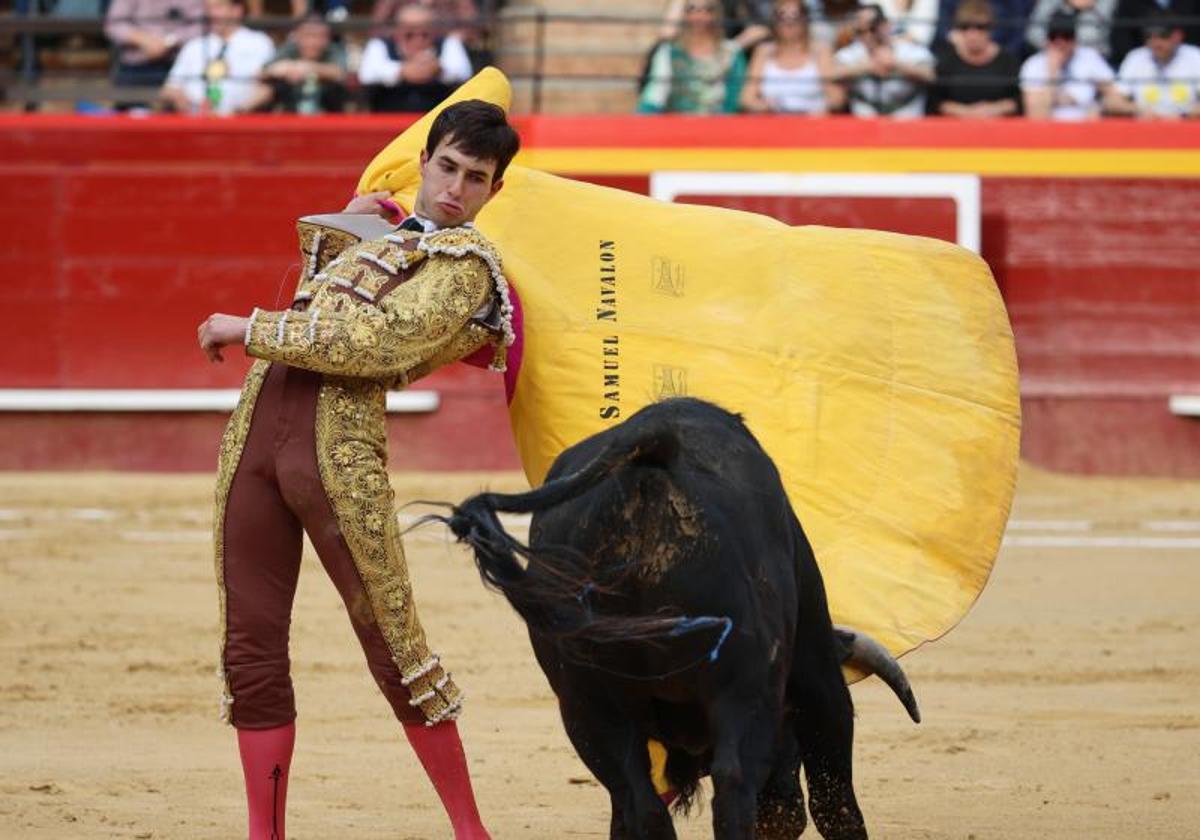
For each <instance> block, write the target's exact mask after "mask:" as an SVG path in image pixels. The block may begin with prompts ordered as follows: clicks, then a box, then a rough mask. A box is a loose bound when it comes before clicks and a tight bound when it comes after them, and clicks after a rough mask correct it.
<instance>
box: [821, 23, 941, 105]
mask: <svg viewBox="0 0 1200 840" xmlns="http://www.w3.org/2000/svg"><path fill="white" fill-rule="evenodd" d="M854 36H855V40H854V41H853V42H852V43H850V44H848V45H847V46H845V47H843V48H842V49H840V50H838V51H837V53H835V54H834V56H833V63H834V70H833V79H834V80H835V81H837V82H840V83H842V84H843V85H845V86H846V88H847V91H848V93H849V98H850V113H852V114H854V115H855V116H857V117H878V116H892V117H919V116H923V115H924V113H925V88H926V86H928V85H929V84H930V83H932V82H933V79H934V75H933V63H934V62H933V55H932V54H931V53H930V52H929V50H928V49H926V48H925V47H923V46H921V45H920V44H917V43H914V42H912V41H909V40H906V39H903V38H893V37H892V32H891V24H890V23H889V22H888V19H887V15H885V14H884V12H883V9H882V8H880V7H879V6H877V5H874V4H872V5H868V6H862V7H860V8H859V10H858V11H857V12H855V15H854Z"/></svg>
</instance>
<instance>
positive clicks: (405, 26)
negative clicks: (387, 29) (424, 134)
mask: <svg viewBox="0 0 1200 840" xmlns="http://www.w3.org/2000/svg"><path fill="white" fill-rule="evenodd" d="M470 77H471V59H470V58H469V57H468V56H467V50H466V47H464V46H463V42H462V41H461V40H459V38H458V37H457V36H456V35H453V34H450V35H446V36H445V37H441V38H439V37H438V36H437V33H436V32H435V31H434V17H433V12H432V11H431V10H430V9H429V8H428V7H427V6H420V5H416V4H410V5H407V6H403V7H402V8H401V9H400V11H399V12H397V13H396V26H395V29H394V30H393V32H392V37H390V38H372V39H371V41H370V42H369V43H368V44H367V48H366V49H365V50H363V56H362V63H361V64H360V65H359V68H358V80H359V81H360V82H361V83H362V84H363V86H364V87H365V88H366V91H367V103H368V105H369V106H370V108H371V110H372V111H385V112H388V111H403V112H409V113H424V112H425V111H428V110H429V109H431V108H433V107H434V106H435V105H437V104H438V103H439V102H441V101H442V100H443V99H445V98H446V97H447V96H449V95H450V94H451V93H452V92H453V91H454V89H455V88H456V87H458V86H459V85H460V84H461V83H462V82H465V81H466V80H467V79H469V78H470Z"/></svg>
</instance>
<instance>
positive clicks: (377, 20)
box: [371, 0, 483, 49]
mask: <svg viewBox="0 0 1200 840" xmlns="http://www.w3.org/2000/svg"><path fill="white" fill-rule="evenodd" d="M405 6H425V7H426V8H428V9H429V10H430V11H431V12H433V18H434V32H435V33H436V34H437V36H438V37H439V38H445V37H446V36H448V35H453V36H455V37H456V38H458V40H460V41H462V42H463V45H464V46H466V47H467V48H468V49H478V48H480V47H482V45H483V39H482V36H481V31H480V30H481V27H480V21H479V8H478V6H476V5H475V0H375V5H374V6H372V7H371V22H372V23H373V24H374V26H375V28H374V29H373V30H372V31H373V33H374V34H375V36H376V37H379V38H386V37H387V31H386V30H387V26H388V22H389V21H394V20H395V19H396V15H398V14H399V13H400V10H401V9H403V8H404V7H405Z"/></svg>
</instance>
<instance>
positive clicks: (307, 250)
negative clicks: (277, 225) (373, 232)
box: [293, 222, 358, 301]
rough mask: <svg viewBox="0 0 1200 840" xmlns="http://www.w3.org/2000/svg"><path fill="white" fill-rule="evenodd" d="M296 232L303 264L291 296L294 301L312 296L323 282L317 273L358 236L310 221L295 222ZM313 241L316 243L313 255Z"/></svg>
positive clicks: (354, 242)
mask: <svg viewBox="0 0 1200 840" xmlns="http://www.w3.org/2000/svg"><path fill="white" fill-rule="evenodd" d="M296 233H297V235H298V236H299V239H300V254H301V256H302V258H303V259H304V265H303V267H302V268H301V274H300V282H299V284H298V285H297V286H296V294H295V295H294V296H293V300H294V301H296V300H307V299H308V298H310V297H312V296H313V295H314V294H315V293H316V291H317V289H318V288H319V287H320V286H321V284H322V283H323V282H324V280H323V279H321V280H318V279H317V275H318V274H319V273H320V272H321V271H322V270H323V269H325V267H326V266H328V265H329V263H330V262H332V261H333V260H335V259H337V257H338V256H339V255H340V254H341V253H342V251H344V250H345V249H347V248H349V247H350V246H352V245H354V244H356V243H357V242H358V238H357V237H355V236H354V235H353V234H351V233H346V232H345V231H342V230H337V229H336V228H330V227H325V226H324V225H317V224H313V223H311V222H297V223H296ZM318 237H320V239H319V240H318ZM314 243H316V244H317V253H316V255H315V257H314V255H313V244H314Z"/></svg>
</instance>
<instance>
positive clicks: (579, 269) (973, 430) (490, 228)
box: [359, 70, 1020, 676]
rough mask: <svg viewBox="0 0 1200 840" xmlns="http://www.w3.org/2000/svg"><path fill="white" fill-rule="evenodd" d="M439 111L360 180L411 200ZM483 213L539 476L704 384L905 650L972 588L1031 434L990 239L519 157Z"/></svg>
mask: <svg viewBox="0 0 1200 840" xmlns="http://www.w3.org/2000/svg"><path fill="white" fill-rule="evenodd" d="M466 98H478V99H484V100H488V101H491V102H495V103H497V104H500V105H501V106H503V107H507V106H508V103H509V100H510V90H509V86H508V81H507V79H505V78H504V76H503V75H502V74H501V73H499V71H496V70H485V71H484V72H483V73H481V74H480V75H479V76H477V77H475V79H473V80H472V81H470V82H468V83H467V84H465V85H463V86H462V88H460V89H459V91H458V92H457V93H456V94H455V96H453V97H451V99H450V100H448V101H447V103H446V104H449V103H450V102H453V101H457V100H460V99H466ZM443 107H444V106H443ZM433 116H434V113H430V114H429V115H427V116H426V117H425V118H424V119H422V120H421V121H420V122H418V123H416V124H415V125H414V126H412V127H411V128H410V129H408V130H407V131H406V132H404V134H402V135H401V136H400V137H399V138H397V139H396V140H395V141H393V142H392V143H391V144H390V145H389V146H387V148H385V149H384V150H383V151H382V152H381V153H380V154H379V155H378V156H377V157H376V158H375V160H373V161H372V162H371V164H370V166H368V167H367V170H366V172H365V173H364V174H363V177H362V180H361V181H360V182H359V191H360V192H369V191H374V190H382V189H386V190H390V191H391V192H392V193H393V194H394V195H395V197H396V200H397V201H398V202H399V203H400V204H402V205H403V206H405V207H409V208H411V207H412V202H413V199H414V197H415V195H416V190H417V185H418V179H419V173H418V169H417V157H418V155H419V152H420V149H421V148H422V146H423V144H424V141H425V137H426V135H427V133H428V128H429V124H430V122H431V121H432V119H433ZM477 224H478V226H479V228H480V230H481V231H482V232H483V233H484V234H485V235H486V236H487V237H488V238H489V239H490V240H491V241H492V242H493V243H495V245H496V246H497V247H498V249H499V250H500V253H501V254H502V255H503V259H504V271H505V274H506V275H507V276H508V278H509V280H510V282H511V283H512V285H513V286H514V287H515V289H516V290H517V292H518V294H519V296H520V300H521V302H522V306H523V310H524V321H525V323H524V339H525V347H524V355H523V359H522V364H521V368H520V374H519V377H518V379H517V382H516V390H515V395H514V398H513V402H512V404H511V409H510V410H511V416H512V425H513V430H514V433H515V435H516V440H517V445H518V450H519V452H520V456H521V460H522V462H523V464H524V467H525V471H526V473H527V475H528V477H529V480H530V481H531V482H532V483H533V484H534V485H536V484H538V483H539V482H540V481H541V480H542V478H543V477H544V476H545V474H546V471H547V469H548V468H549V465H550V463H551V461H552V460H553V459H554V457H555V456H556V455H558V453H560V452H561V451H562V450H563V449H564V448H565V447H567V446H569V445H571V444H573V443H575V442H577V441H579V440H581V439H583V438H584V437H586V436H588V435H591V434H593V433H595V432H598V431H600V430H602V429H604V428H607V427H608V426H610V425H612V424H613V423H615V422H618V421H619V420H620V419H623V418H626V417H628V416H630V415H631V414H633V413H634V411H636V410H637V409H638V408H640V407H641V406H644V405H646V404H647V403H650V402H652V401H654V400H656V399H660V398H663V397H666V396H671V395H675V394H689V395H693V396H698V397H704V398H707V399H710V400H713V401H715V402H717V403H719V404H721V405H722V406H724V407H726V408H728V409H731V410H734V411H738V412H741V413H742V414H743V415H744V416H745V418H746V421H747V423H748V424H749V426H750V428H751V429H752V430H753V432H754V433H755V435H756V436H757V437H758V439H759V440H760V441H761V442H762V444H763V445H764V446H765V447H766V449H767V451H768V452H769V453H770V454H771V456H772V457H773V458H774V459H775V461H776V463H777V464H778V466H779V469H780V472H781V473H782V474H783V477H784V482H785V484H786V486H787V489H788V493H789V495H790V497H791V500H792V503H793V505H794V507H795V509H796V512H797V514H798V515H799V517H800V521H801V522H802V523H803V525H804V528H805V530H806V532H807V533H808V535H809V538H810V539H811V541H812V543H813V546H814V548H815V551H816V556H817V559H818V561H819V563H820V566H821V570H822V574H823V575H824V578H825V586H826V588H827V589H828V594H829V604H830V609H831V611H832V613H833V617H834V620H835V621H836V622H838V623H842V624H847V625H850V626H852V627H855V628H857V629H860V630H864V631H866V632H867V633H869V634H871V635H872V636H874V637H875V638H876V639H878V640H879V641H881V642H882V643H883V644H884V645H885V646H886V647H887V648H888V649H889V650H891V651H892V652H893V653H895V654H897V655H899V654H902V653H904V652H906V651H909V650H911V649H913V648H915V647H917V646H918V645H920V644H921V643H923V642H925V641H928V640H931V639H936V638H937V637H938V636H940V635H942V634H943V633H945V632H946V631H947V630H949V629H950V628H951V627H953V626H954V624H955V623H957V622H958V621H959V619H961V618H962V616H963V615H964V614H965V613H966V611H967V610H968V609H969V608H970V606H971V604H972V603H973V602H974V601H975V599H976V597H977V596H978V594H979V592H980V591H981V590H982V588H983V586H984V584H985V583H986V581H987V577H988V574H989V573H990V570H991V567H992V563H993V561H994V559H995V557H996V553H997V551H998V549H999V545H1000V539H1001V535H1002V533H1003V530H1004V525H1005V522H1006V520H1007V518H1008V512H1009V506H1010V503H1011V500H1012V494H1013V488H1014V483H1015V474H1016V465H1017V452H1018V442H1019V437H1020V403H1019V400H1018V392H1017V367H1016V358H1015V355H1014V352H1013V341H1012V331H1011V329H1010V327H1009V323H1008V318H1007V315H1006V313H1005V309H1004V306H1003V303H1002V301H1001V299H1000V296H999V294H998V292H997V290H996V286H995V283H994V282H993V280H992V276H991V272H990V271H989V270H988V267H987V265H986V264H985V263H984V262H983V261H982V260H981V259H979V258H978V257H977V256H975V255H974V254H972V253H970V252H968V251H966V250H964V249H962V248H959V247H957V246H955V245H951V244H947V243H944V242H940V241H935V240H932V239H923V238H917V237H911V236H900V235H897V234H889V233H881V232H877V231H866V230H841V229H833V228H821V227H788V226H786V225H784V224H781V223H780V222H778V221H775V220H773V219H770V218H767V217H765V216H758V215H754V214H749V213H742V212H737V211H732V210H724V209H719V208H711V207H698V206H685V205H673V204H666V203H663V202H659V201H655V200H653V199H649V198H646V197H643V196H637V195H633V194H630V193H626V192H621V191H618V190H612V189H606V188H603V187H598V186H594V185H590V184H584V183H579V182H575V181H570V180H566V179H563V178H558V177H554V176H552V175H549V174H546V173H544V172H538V171H534V170H530V169H525V168H522V167H520V166H512V167H510V168H509V170H508V172H507V174H506V176H505V185H504V187H503V189H502V190H501V191H500V193H499V194H498V195H497V196H496V198H495V199H494V200H493V201H492V202H491V203H489V204H488V205H487V207H486V208H485V209H484V211H483V212H482V213H480V215H479V218H478V219H477ZM851 676H853V675H851Z"/></svg>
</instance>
